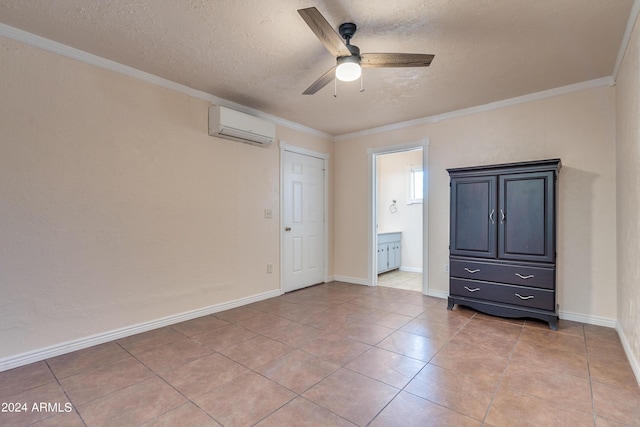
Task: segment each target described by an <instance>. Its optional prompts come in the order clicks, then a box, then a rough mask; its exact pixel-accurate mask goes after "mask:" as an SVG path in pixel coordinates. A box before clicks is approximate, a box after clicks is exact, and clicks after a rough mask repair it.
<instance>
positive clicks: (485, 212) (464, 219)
mask: <svg viewBox="0 0 640 427" xmlns="http://www.w3.org/2000/svg"><path fill="white" fill-rule="evenodd" d="M497 181H498V180H497V177H496V176H479V177H459V178H452V179H451V221H452V224H451V233H450V248H449V250H450V253H451V255H463V256H473V257H482V258H495V257H496V254H497V249H496V246H497V245H496V227H497V222H498V216H497V212H496V206H497V199H496V193H497V188H498V185H497V184H498V182H497Z"/></svg>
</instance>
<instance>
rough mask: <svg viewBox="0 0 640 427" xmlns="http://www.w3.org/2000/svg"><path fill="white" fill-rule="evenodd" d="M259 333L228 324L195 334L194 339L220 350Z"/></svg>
mask: <svg viewBox="0 0 640 427" xmlns="http://www.w3.org/2000/svg"><path fill="white" fill-rule="evenodd" d="M257 335H258V334H256V333H255V332H253V331H250V330H248V329H245V328H242V327H240V326H237V325H227V326H223V327H221V328H217V329H214V330H212V331H208V332H205V333H203V334H199V335H195V336H194V337H193V339H194V340H195V341H197V342H199V343H200V344H203V345H206V346H207V347H209V348H211V349H213V350H216V351H220V350H222V349H223V348H226V347H230V346H233V345H236V344H239V343H241V342H242V341H245V340H248V339H250V338H253V337H255V336H257Z"/></svg>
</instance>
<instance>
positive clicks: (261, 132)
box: [209, 105, 276, 145]
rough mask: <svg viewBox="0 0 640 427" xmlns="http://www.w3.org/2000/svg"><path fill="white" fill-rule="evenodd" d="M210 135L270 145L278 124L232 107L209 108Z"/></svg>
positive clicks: (274, 137) (217, 106)
mask: <svg viewBox="0 0 640 427" xmlns="http://www.w3.org/2000/svg"><path fill="white" fill-rule="evenodd" d="M209 135H211V136H217V137H220V138H225V139H231V140H234V141H240V142H247V143H249V144H255V145H269V144H271V143H272V142H273V141H274V140H275V139H276V125H275V123H271V122H269V121H267V120H264V119H261V118H259V117H255V116H252V115H250V114H246V113H242V112H240V111H235V110H232V109H230V108H226V107H221V106H219V105H214V106H213V107H210V108H209Z"/></svg>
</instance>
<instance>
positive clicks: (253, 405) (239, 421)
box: [194, 372, 296, 426]
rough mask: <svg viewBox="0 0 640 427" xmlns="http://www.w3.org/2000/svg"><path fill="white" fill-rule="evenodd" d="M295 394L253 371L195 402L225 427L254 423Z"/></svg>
mask: <svg viewBox="0 0 640 427" xmlns="http://www.w3.org/2000/svg"><path fill="white" fill-rule="evenodd" d="M295 396H296V394H295V393H293V392H291V391H290V390H287V389H286V388H284V387H282V386H280V385H278V384H276V383H275V382H273V381H270V380H268V379H267V378H265V377H263V376H261V375H258V374H256V373H254V372H248V373H246V374H243V375H241V376H239V377H238V378H236V379H235V380H234V381H232V382H229V383H226V384H223V385H222V386H220V387H218V388H216V389H214V390H212V391H210V392H208V393H205V394H203V395H201V396H199V397H197V398H196V399H194V402H195V403H196V405H198V406H199V407H200V408H202V409H203V410H205V411H206V412H207V413H208V414H209V415H211V417H213V419H215V420H216V421H217V422H219V423H220V424H222V425H224V426H249V425H253V424H254V423H257V422H258V421H260V420H262V419H263V418H265V417H266V416H267V415H269V414H271V413H272V412H274V411H275V410H277V409H279V408H280V407H282V406H283V405H284V404H286V403H287V402H289V401H290V400H292V399H293V398H295Z"/></svg>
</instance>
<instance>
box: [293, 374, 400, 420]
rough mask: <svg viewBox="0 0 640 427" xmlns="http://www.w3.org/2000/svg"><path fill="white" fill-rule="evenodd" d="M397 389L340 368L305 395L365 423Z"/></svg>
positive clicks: (336, 411) (318, 403) (342, 415)
mask: <svg viewBox="0 0 640 427" xmlns="http://www.w3.org/2000/svg"><path fill="white" fill-rule="evenodd" d="M398 392H399V389H397V388H395V387H391V386H389V385H387V384H383V383H381V382H379V381H376V380H373V379H371V378H368V377H366V376H364V375H361V374H358V373H356V372H353V371H350V370H347V369H340V370H339V371H337V372H335V373H334V374H332V375H331V376H330V377H328V378H326V379H324V380H323V381H321V382H320V383H318V384H317V385H315V386H314V387H312V388H311V389H309V390H307V391H306V392H305V393H304V394H303V395H302V396H303V397H304V398H305V399H308V400H310V401H312V402H313V403H315V404H317V405H320V406H322V407H324V408H326V409H328V410H330V411H331V412H333V413H335V414H338V415H339V416H341V417H343V418H346V419H347V420H349V421H350V422H352V423H354V424H357V425H366V424H367V423H369V422H370V421H371V420H372V419H373V418H374V417H375V416H376V414H377V413H378V412H380V410H382V408H384V407H385V406H386V405H387V404H388V403H389V402H390V401H391V399H393V398H394V397H395V395H396V394H397V393H398ZM355 396H357V399H356V398H354V397H355Z"/></svg>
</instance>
